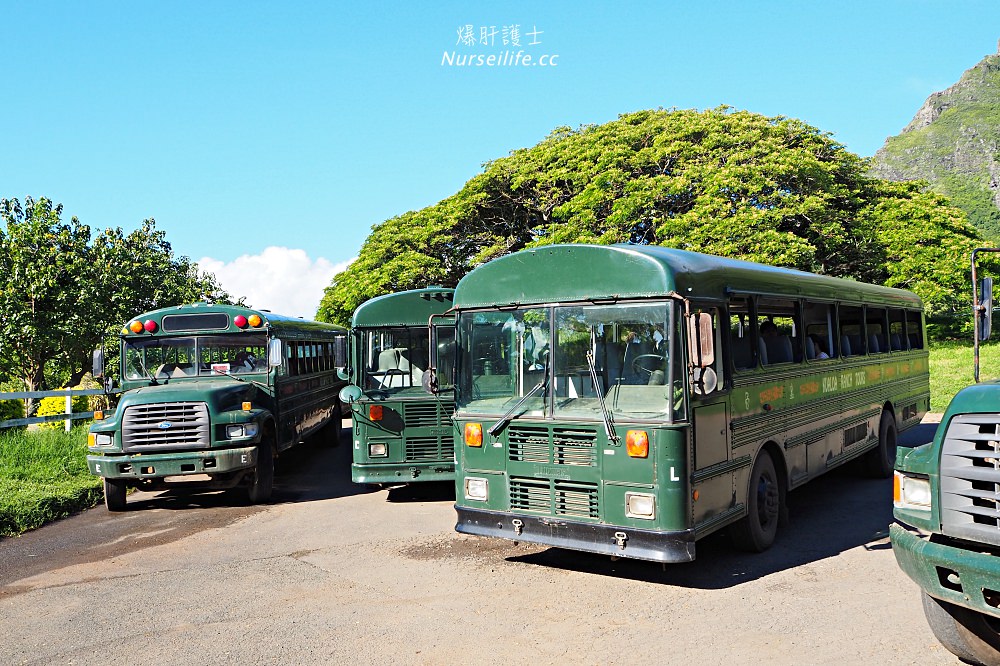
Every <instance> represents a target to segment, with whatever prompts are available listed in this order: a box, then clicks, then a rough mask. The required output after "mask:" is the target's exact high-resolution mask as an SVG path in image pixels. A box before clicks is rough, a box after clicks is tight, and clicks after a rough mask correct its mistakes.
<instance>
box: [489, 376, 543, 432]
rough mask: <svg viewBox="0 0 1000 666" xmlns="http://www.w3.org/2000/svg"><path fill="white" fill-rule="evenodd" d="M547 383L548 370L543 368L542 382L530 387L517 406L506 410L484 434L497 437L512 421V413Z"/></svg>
mask: <svg viewBox="0 0 1000 666" xmlns="http://www.w3.org/2000/svg"><path fill="white" fill-rule="evenodd" d="M548 381H549V370H548V368H545V378H544V379H542V381H540V382H538V383H537V384H535V385H534V387H532V389H531V390H530V391H528V392H527V393H525V394H524V397H523V398H521V399H520V400H518V401H517V404H515V405H514V406H513V407H511V408H510V409H508V410H507V413H506V414H504V415H503V416H501V417H500V420H499V421H497V422H496V423H494V424H493V425H491V426H490V429H489V430H487V431H486V432H488V433H490V435H491V436H493V437H496V436H497V435H499V434H500V432H501V431H502V430H503V429H504V428H505V427H506V426H507V424H508V423H510V422H511V421H512V420H513V419H512V416H513V414H514V412H516V411H517V410H518V409H520V408H521V405H523V404H524V403H525V402H526V401H527V400H528V398H530V397H531V396H533V395H535V394H536V393H538V392H539V391H540V390H542V389H543V388H545V385H546V384H547V383H548Z"/></svg>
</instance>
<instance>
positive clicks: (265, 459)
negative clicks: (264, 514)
mask: <svg viewBox="0 0 1000 666" xmlns="http://www.w3.org/2000/svg"><path fill="white" fill-rule="evenodd" d="M273 487H274V455H273V454H272V452H271V443H270V441H268V440H267V439H265V440H264V441H263V442H261V443H260V446H258V447H257V467H256V468H255V469H254V472H253V478H252V479H251V480H250V485H249V486H248V487H247V497H248V499H249V500H250V503H251V504H261V503H263V502H266V501H267V500H269V499H271V489H272V488H273Z"/></svg>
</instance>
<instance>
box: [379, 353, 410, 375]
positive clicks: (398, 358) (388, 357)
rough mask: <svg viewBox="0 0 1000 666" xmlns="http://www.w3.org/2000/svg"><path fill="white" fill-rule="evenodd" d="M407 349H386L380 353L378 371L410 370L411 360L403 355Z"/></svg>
mask: <svg viewBox="0 0 1000 666" xmlns="http://www.w3.org/2000/svg"><path fill="white" fill-rule="evenodd" d="M404 351H406V350H405V349H397V348H393V349H386V350H385V351H382V352H379V354H378V372H386V371H387V370H409V369H410V362H409V361H407V360H406V358H405V357H404V356H403V352H404Z"/></svg>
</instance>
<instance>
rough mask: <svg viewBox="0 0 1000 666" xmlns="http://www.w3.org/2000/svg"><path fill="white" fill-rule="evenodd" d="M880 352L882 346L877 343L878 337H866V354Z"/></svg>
mask: <svg viewBox="0 0 1000 666" xmlns="http://www.w3.org/2000/svg"><path fill="white" fill-rule="evenodd" d="M881 351H882V346H881V345H880V344H879V343H878V336H877V335H869V336H868V353H869V354H878V353H879V352H881Z"/></svg>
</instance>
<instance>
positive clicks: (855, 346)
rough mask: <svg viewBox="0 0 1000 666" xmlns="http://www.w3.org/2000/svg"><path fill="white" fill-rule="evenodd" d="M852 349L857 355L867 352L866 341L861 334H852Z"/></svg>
mask: <svg viewBox="0 0 1000 666" xmlns="http://www.w3.org/2000/svg"><path fill="white" fill-rule="evenodd" d="M849 337H850V338H851V351H852V352H853V354H854V355H855V356H857V355H858V354H864V353H865V341H864V340H863V339H862V337H861V334H860V333H859V334H858V335H851V336H849Z"/></svg>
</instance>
